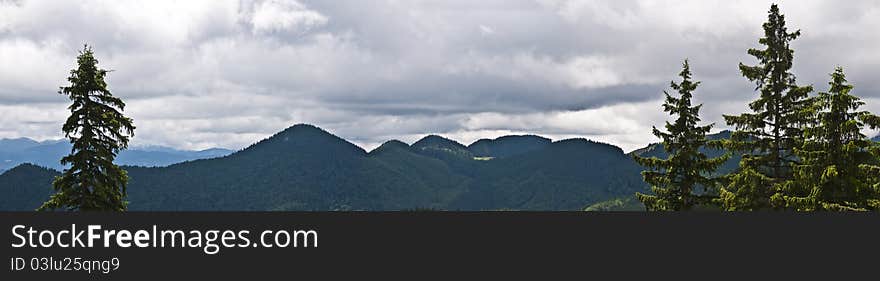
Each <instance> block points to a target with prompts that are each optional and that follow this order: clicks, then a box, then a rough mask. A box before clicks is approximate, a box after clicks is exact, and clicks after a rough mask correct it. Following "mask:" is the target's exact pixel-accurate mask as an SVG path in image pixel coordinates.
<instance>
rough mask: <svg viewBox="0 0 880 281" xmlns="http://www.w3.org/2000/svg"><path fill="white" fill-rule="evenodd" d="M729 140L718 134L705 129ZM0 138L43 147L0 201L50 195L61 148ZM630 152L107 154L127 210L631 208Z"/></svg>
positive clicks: (322, 147)
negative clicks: (123, 187)
mask: <svg viewBox="0 0 880 281" xmlns="http://www.w3.org/2000/svg"><path fill="white" fill-rule="evenodd" d="M729 137H730V131H722V132H720V133H716V134H712V135H709V136H708V138H709V139H712V140H718V139H726V138H729ZM874 139H875V140H877V139H880V137H875V138H874ZM2 144H3V145H2V146H0V147H2V149H0V156H5V157H8V158H12V157H10V156H8V155H27V153H35V152H32V151H37V152H45V151H54V153H55V154H51V153H44V154H35V155H43V156H41V157H42V158H32V159H29V160H18V161H22V162H28V164H21V165H18V166H16V167H14V168H11V169H9V170H8V171H5V172H3V173H2V174H0V210H33V209H35V208H36V207H38V206H39V205H40V204H41V202H43V201H45V199H46V198H48V196H49V195H50V194H51V193H52V189H51V182H52V180H53V178H54V177H55V176H57V175H59V174H60V173H59V172H58V170H60V167H58V166H52V165H51V163H53V162H57V161H58V160H57V159H60V158H61V155H63V154H65V153H66V152H67V151H68V150H69V147H67V148H66V149H63V148H65V146H66V145H67V144H66V143H64V142H58V141H49V142H35V141H31V140H27V139H16V140H3V142H2ZM53 149H55V150H53ZM23 152H27V153H23ZM703 152H704V153H706V154H707V155H708V156H710V157H717V156H720V155H722V154H724V153H725V152H724V151H722V150H716V149H708V148H707V149H704V150H703ZM4 153H5V154H4ZM16 153H18V154H16ZM53 155H54V156H53ZM634 155H638V156H642V157H658V158H666V157H667V156H668V155H667V153H666V151H665V150H664V149H663V146H662V145H661V144H659V143H653V144H649V145H647V146H646V147H644V148H641V149H637V150H635V151H632V152H629V153H624V151H623V150H622V149H620V148H619V147H616V146H613V145H610V144H605V143H600V142H595V141H590V140H586V139H567V140H560V141H552V140H550V139H548V138H544V137H540V136H535V135H522V136H504V137H499V138H496V139H481V140H478V141H476V142H474V143H472V144H470V145H467V146H465V145H463V144H461V143H458V142H456V141H454V140H450V139H447V138H444V137H442V136H438V135H429V136H426V137H424V138H422V139H420V140H418V141H416V142H414V143H413V144H412V145H410V144H407V143H404V142H401V141H397V140H391V141H388V142H385V143H384V144H382V145H381V146H379V147H377V148H375V149H373V150H372V151H369V152H368V151H365V150H364V149H362V148H360V147H358V146H357V145H355V144H352V143H350V142H348V141H346V140H344V139H342V138H340V137H337V136H335V135H333V134H331V133H329V132H327V131H325V130H323V129H320V128H318V127H315V126H312V125H305V124H300V125H295V126H292V127H290V128H287V129H285V130H283V131H281V132H279V133H277V134H275V135H273V136H271V137H269V138H266V139H264V140H262V141H260V142H257V143H255V144H253V145H251V146H249V147H247V148H245V149H242V150H239V151H236V152H231V151H228V150H222V149H214V150H205V151H195V152H186V151H177V150H173V149H168V148H161V147H147V148H140V149H137V150H128V151H125V152H123V153H121V154H120V155H119V157H118V158H117V163H121V164H123V168H124V169H125V170H127V171H128V174H129V178H130V180H129V185H128V198H127V200H128V201H129V202H130V205H129V209H130V210H162V211H175V210H184V211H202V210H242V211H265V210H270V211H271V210H284V211H289V210H295V211H328V210H368V211H382V210H584V209H585V210H599V211H608V210H643V209H644V206H642V205H641V204H640V203H639V202H638V201H637V200H635V198H634V196H633V194H634V193H635V192H644V191H647V189H648V186H647V185H646V184H645V183H644V182H643V181H642V179H641V175H640V173H641V171H642V170H643V168H642V167H641V166H639V165H638V164H637V163H636V162H635V161H634V160H633V159H632V156H634ZM200 158H201V159H200ZM740 158H741V157H740V156H739V155H732V157H731V159H730V160H728V161H727V162H726V163H725V164H724V165H723V166H722V167H721V168H720V169H719V171H717V174H725V173H729V172H732V171H734V170H736V169H737V167H738V163H739V160H740ZM12 159H23V158H12ZM172 162H179V163H175V164H171V163H172ZM29 163H36V164H29ZM47 163H49V165H47ZM165 165H167V166H165Z"/></svg>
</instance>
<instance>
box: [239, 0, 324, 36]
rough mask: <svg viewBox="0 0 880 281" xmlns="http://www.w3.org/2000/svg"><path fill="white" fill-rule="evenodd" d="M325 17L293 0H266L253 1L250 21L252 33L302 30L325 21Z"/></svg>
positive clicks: (322, 23)
mask: <svg viewBox="0 0 880 281" xmlns="http://www.w3.org/2000/svg"><path fill="white" fill-rule="evenodd" d="M327 20H328V19H327V17H326V16H324V15H322V14H321V13H318V12H316V11H313V10H309V9H307V8H306V7H305V5H303V4H301V3H299V2H297V1H293V0H287V1H285V0H266V1H261V2H257V3H254V11H253V15H252V17H251V19H250V23H251V25H252V26H253V29H252V30H253V32H254V33H271V32H280V31H292V32H297V33H299V32H304V31H308V30H310V29H312V28H314V27H317V26H321V25H324V24H326V23H327Z"/></svg>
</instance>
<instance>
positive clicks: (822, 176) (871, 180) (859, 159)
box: [773, 67, 880, 211]
mask: <svg viewBox="0 0 880 281" xmlns="http://www.w3.org/2000/svg"><path fill="white" fill-rule="evenodd" d="M828 84H829V85H830V86H831V87H830V89H829V90H828V92H822V93H819V95H818V96H817V97H816V103H815V105H814V106H815V109H816V117H817V118H816V121H817V124H815V126H812V127H809V128H806V129H804V137H805V138H806V139H805V142H804V144H803V147H802V148H801V149H797V150H796V152H797V156H798V158H800V159H801V162H802V164H800V165H797V166H795V168H794V171H795V179H794V180H792V181H789V182H788V183H786V185H785V188H784V189H783V190H782V192H781V193H779V194H777V195H775V196H774V198H773V199H774V201H779V202H780V204H785V206H786V207H788V208H792V209H796V210H802V211H816V210H829V211H831V210H838V211H839V210H849V211H855V210H863V211H864V210H877V209H878V207H880V205H878V202H880V201H878V200H880V189H878V184H877V181H876V176H872V175H871V174H872V171H877V170H880V167H878V164H880V163H878V159H877V157H875V155H872V153H871V150H874V151H876V147H877V144H875V143H874V142H873V141H871V140H869V139H867V137H866V136H865V135H863V134H862V133H861V130H862V129H863V128H865V126H868V127H870V128H877V127H880V117H878V116H876V115H874V114H871V113H870V112H867V111H858V109H859V107H860V106H862V105H864V104H865V103H864V102H862V101H861V100H860V99H859V97H857V96H854V95H852V94H850V91H851V90H852V89H853V86H852V85H849V84H847V81H846V76H845V75H844V73H843V69H842V68H840V67H838V68H837V69H836V70H835V71H834V73H832V74H831V82H829V83H828Z"/></svg>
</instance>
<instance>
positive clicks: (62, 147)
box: [0, 138, 233, 172]
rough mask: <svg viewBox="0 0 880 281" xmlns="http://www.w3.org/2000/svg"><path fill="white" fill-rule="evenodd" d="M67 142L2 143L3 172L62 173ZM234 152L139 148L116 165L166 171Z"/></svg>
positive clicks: (119, 158)
mask: <svg viewBox="0 0 880 281" xmlns="http://www.w3.org/2000/svg"><path fill="white" fill-rule="evenodd" d="M70 147H71V145H70V143H69V142H67V140H48V141H42V142H39V141H35V140H32V139H28V138H17V139H0V172H2V171H5V170H8V169H11V168H12V167H15V166H18V165H19V164H22V163H32V164H36V165H39V166H43V167H48V168H52V169H55V170H59V171H60V170H62V169H63V168H64V167H62V166H61V163H60V162H59V160H61V157H63V156H64V155H67V154H68V153H70ZM232 152H233V151H232V150H228V149H223V148H211V149H206V150H199V151H189V150H177V149H173V148H169V147H163V146H147V147H137V148H131V149H128V150H124V151H122V152H121V153H119V155H118V156H117V157H116V163H117V164H120V165H128V166H144V167H162V166H168V165H171V164H175V163H180V162H185V161H190V160H197V159H207V158H217V157H222V156H226V155H229V154H231V153H232Z"/></svg>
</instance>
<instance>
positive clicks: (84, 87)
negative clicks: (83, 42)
mask: <svg viewBox="0 0 880 281" xmlns="http://www.w3.org/2000/svg"><path fill="white" fill-rule="evenodd" d="M76 61H77V65H78V66H77V68H76V69H73V70H71V71H70V77H68V78H67V81H68V82H70V85H69V86H66V87H61V90H60V91H59V93H60V94H63V95H66V96H67V97H68V98H69V99H70V100H71V101H72V104H71V105H70V106H69V107H68V109H69V110H70V113H71V115H70V117H68V118H67V121H66V122H65V123H64V126H63V127H62V131H63V132H64V135H65V137H67V138H69V139H70V142H71V143H72V144H73V147H72V148H71V152H70V154H69V155H67V156H65V157H64V158H61V164H63V165H70V168H68V169H65V170H64V172H63V173H62V174H61V176H59V177H56V178H55V181H54V182H53V183H52V185H53V187H54V189H55V191H56V193H55V194H53V195H52V196H51V197H50V198H49V200H48V201H46V202H45V203H43V205H42V206H41V207H40V210H50V209H61V208H63V209H67V210H82V211H93V210H98V211H124V210H125V209H126V204H127V202H125V201H124V198H125V194H126V190H125V188H126V184H127V182H128V176H127V174H126V172H125V171H124V170H123V169H122V168H120V167H119V166H116V165H115V164H113V159H114V158H115V157H116V154H117V153H119V151H120V150H122V149H125V148H127V147H128V141H129V138H130V137H131V136H132V135H133V134H134V129H135V127H134V125H133V124H132V120H131V119H130V118H128V117H125V116H123V115H122V112H121V111H122V110H123V109H124V108H125V103H123V102H122V100H120V99H119V98H117V97H114V96H113V95H112V94H111V93H110V91H109V90H108V89H107V83H106V82H105V81H104V78H105V77H106V76H107V72H108V71H107V70H104V69H100V68H98V66H97V64H98V60H97V59H95V56H94V53H93V52H92V49H91V48H90V47H88V46H85V47H84V48H83V50H82V51H81V52H80V54H79V56H78V57H77V60H76Z"/></svg>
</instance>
